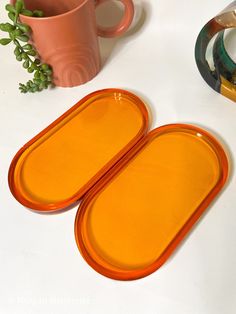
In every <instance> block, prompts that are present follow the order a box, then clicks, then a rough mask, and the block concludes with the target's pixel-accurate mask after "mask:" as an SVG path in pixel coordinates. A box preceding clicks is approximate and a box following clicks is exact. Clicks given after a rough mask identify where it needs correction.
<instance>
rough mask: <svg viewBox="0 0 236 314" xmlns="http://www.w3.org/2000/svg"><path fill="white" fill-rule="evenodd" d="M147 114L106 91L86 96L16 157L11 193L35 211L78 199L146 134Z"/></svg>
mask: <svg viewBox="0 0 236 314" xmlns="http://www.w3.org/2000/svg"><path fill="white" fill-rule="evenodd" d="M147 128H148V113H147V110H146V107H145V105H144V104H143V102H142V101H141V100H140V99H139V98H138V97H137V96H135V95H133V94H131V93H129V92H127V91H124V90H119V89H106V90H101V91H97V92H95V93H92V94H90V95H88V96H86V97H85V98H83V99H82V100H81V101H80V102H79V103H78V104H76V105H75V106H74V107H72V108H71V109H70V110H69V111H67V112H66V113H65V114H64V115H62V116H61V117H60V118H59V119H57V120H56V121H55V122H54V123H52V124H51V125H50V126H49V127H47V128H46V129H45V130H44V131H42V132H41V133H40V134H38V135H37V136H36V137H34V138H33V139H32V140H31V141H30V142H28V143H27V144H26V145H25V146H24V147H23V148H22V149H21V150H20V151H19V152H18V153H17V154H16V156H15V158H14V159H13V161H12V164H11V166H10V170H9V186H10V189H11V192H12V194H13V195H14V196H15V198H16V199H17V200H18V201H19V202H20V203H22V204H23V205H25V206H27V207H29V208H31V209H33V210H37V211H44V212H51V211H56V210H61V209H64V208H65V207H67V206H69V205H71V204H72V203H74V202H75V201H77V200H79V199H80V198H81V197H82V196H83V195H84V194H85V193H86V192H87V191H88V190H89V189H90V188H91V187H92V186H93V185H94V184H95V183H96V182H97V181H98V180H99V179H100V178H101V177H102V176H103V175H104V174H105V173H106V172H107V171H108V170H109V169H110V168H112V166H114V164H115V163H117V161H118V160H119V159H120V158H121V157H123V156H124V155H125V154H126V153H127V152H128V151H129V150H130V149H131V148H132V147H133V146H134V145H135V144H136V143H137V142H138V141H139V140H140V139H141V138H142V137H143V136H144V134H145V133H146V131H147Z"/></svg>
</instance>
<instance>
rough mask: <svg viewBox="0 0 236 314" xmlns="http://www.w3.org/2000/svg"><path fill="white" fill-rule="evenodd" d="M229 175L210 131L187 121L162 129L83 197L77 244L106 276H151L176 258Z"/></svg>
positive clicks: (141, 144) (136, 277)
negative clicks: (178, 248) (174, 255)
mask: <svg viewBox="0 0 236 314" xmlns="http://www.w3.org/2000/svg"><path fill="white" fill-rule="evenodd" d="M181 132H182V133H181ZM185 135H186V136H185ZM155 141H156V144H155ZM152 143H154V144H155V145H154V144H153V146H152ZM153 153H154V155H153ZM162 153H163V154H162ZM149 157H151V158H149ZM155 167H156V168H155ZM192 167H195V168H196V169H192ZM179 174H182V177H180V178H179ZM193 176H194V178H192V177H193ZM227 177H228V160H227V156H226V154H225V152H224V149H223V148H222V146H221V145H220V144H219V143H218V142H217V141H216V140H215V138H214V137H213V136H212V135H210V134H209V133H208V132H206V131H204V130H202V129H200V128H197V127H195V126H191V125H185V124H173V125H166V126H162V127H160V128H157V129H155V130H153V131H151V132H150V133H148V134H147V136H145V137H144V138H143V139H142V140H141V141H140V142H139V143H138V144H137V145H136V146H135V148H134V149H132V151H130V152H129V153H128V154H127V155H126V156H125V157H124V158H123V159H122V160H121V161H120V162H119V163H118V164H117V165H116V166H115V167H113V169H112V170H111V171H110V172H109V173H107V174H106V175H105V176H104V177H103V179H102V180H100V181H99V182H98V184H96V186H95V187H94V188H93V189H92V190H91V191H90V192H89V193H88V194H87V195H86V196H85V198H84V199H83V201H82V203H81V205H80V207H79V209H78V211H77V215H76V219H75V239H76V243H77V246H78V249H79V251H80V253H81V254H82V256H83V257H84V259H85V260H86V261H87V263H88V264H89V265H90V266H91V267H92V268H93V269H94V270H96V271H97V272H99V273H100V274H102V275H104V276H107V277H109V278H112V279H116V280H134V279H139V278H142V277H145V276H147V275H149V274H151V273H153V272H154V271H156V270H157V269H158V268H159V267H160V266H161V265H162V264H163V263H165V261H166V260H167V259H168V258H169V257H170V255H171V254H172V253H173V251H174V250H175V249H176V248H177V246H178V245H179V244H180V242H181V241H182V240H183V239H184V237H185V236H186V235H187V233H188V232H189V231H190V229H191V228H192V227H193V225H194V224H195V223H196V221H197V220H198V219H199V218H200V216H201V215H202V214H203V212H204V211H205V210H206V208H207V207H208V206H209V204H210V203H211V202H212V201H213V200H214V199H215V197H216V196H217V195H218V193H219V192H220V191H221V189H222V188H223V186H224V184H225V182H226V180H227ZM148 182H149V183H150V184H149V186H147V185H148ZM166 187H168V189H167V190H166ZM204 189H205V190H204ZM158 191H159V193H158ZM143 194H144V195H143ZM122 210H123V213H122ZM148 214H150V217H147V215H148ZM122 215H123V217H122Z"/></svg>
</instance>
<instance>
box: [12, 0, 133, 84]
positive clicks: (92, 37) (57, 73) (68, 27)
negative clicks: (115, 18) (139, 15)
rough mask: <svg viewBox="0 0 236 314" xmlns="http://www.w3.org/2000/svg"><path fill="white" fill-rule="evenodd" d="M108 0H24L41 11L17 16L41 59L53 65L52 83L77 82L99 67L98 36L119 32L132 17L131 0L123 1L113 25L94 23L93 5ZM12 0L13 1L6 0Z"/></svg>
mask: <svg viewBox="0 0 236 314" xmlns="http://www.w3.org/2000/svg"><path fill="white" fill-rule="evenodd" d="M105 1H109V0H95V1H94V0H57V1H49V0H25V6H26V8H27V9H29V10H36V9H38V10H42V11H43V12H44V16H45V17H42V18H38V17H29V16H24V15H21V16H20V19H21V21H22V22H23V23H25V24H28V25H29V26H30V27H31V29H32V42H33V44H34V45H35V47H36V49H37V51H38V53H39V56H40V58H41V60H42V61H43V62H45V63H47V64H50V65H51V67H52V68H53V75H54V84H55V85H57V86H62V87H72V86H77V85H81V84H83V83H86V82H87V81H89V80H91V79H92V78H93V77H94V76H95V75H96V74H97V73H98V72H99V70H100V67H101V62H100V51H99V46H98V35H99V36H102V37H115V36H118V35H121V34H123V33H124V32H125V31H126V30H127V28H128V27H129V25H130V24H131V22H132V20H133V16H134V5H133V2H132V0H120V2H122V3H123V4H124V7H125V10H124V16H123V18H122V20H121V22H120V23H119V24H118V25H117V26H114V27H110V28H103V27H100V26H97V25H96V16H95V9H96V7H97V6H98V5H99V4H101V3H103V2H105ZM10 2H11V3H14V2H15V1H14V0H11V1H10Z"/></svg>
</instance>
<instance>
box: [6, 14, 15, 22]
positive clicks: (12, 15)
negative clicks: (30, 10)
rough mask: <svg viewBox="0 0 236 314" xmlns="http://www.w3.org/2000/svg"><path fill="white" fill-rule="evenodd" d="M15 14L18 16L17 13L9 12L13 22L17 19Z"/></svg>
mask: <svg viewBox="0 0 236 314" xmlns="http://www.w3.org/2000/svg"><path fill="white" fill-rule="evenodd" d="M15 16H16V15H15V14H14V13H13V12H9V13H8V17H9V19H10V20H12V21H13V22H14V21H15Z"/></svg>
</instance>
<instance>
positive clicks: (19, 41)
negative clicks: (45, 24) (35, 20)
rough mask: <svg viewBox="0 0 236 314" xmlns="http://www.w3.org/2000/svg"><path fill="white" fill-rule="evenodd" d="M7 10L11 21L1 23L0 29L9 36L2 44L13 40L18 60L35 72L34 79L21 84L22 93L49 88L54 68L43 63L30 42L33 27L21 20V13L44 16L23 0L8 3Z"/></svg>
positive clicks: (1, 40) (30, 71) (28, 69)
mask: <svg viewBox="0 0 236 314" xmlns="http://www.w3.org/2000/svg"><path fill="white" fill-rule="evenodd" d="M6 10H7V11H8V17H9V19H10V20H11V23H1V24H0V30H1V31H3V32H6V33H8V38H2V39H0V44H1V45H4V46H5V45H8V44H10V43H11V42H12V43H14V44H15V46H16V47H15V49H14V54H15V56H16V60H17V61H21V62H23V67H24V68H25V69H27V71H28V72H29V73H34V78H33V80H30V81H28V82H27V83H26V84H22V83H20V84H19V89H20V91H21V92H22V93H27V92H30V93H35V92H38V91H42V90H43V89H47V88H48V87H49V86H50V85H52V68H51V67H50V66H49V65H48V64H42V62H41V61H40V59H39V58H38V57H37V55H38V54H37V51H36V50H35V48H34V47H33V46H32V45H31V44H30V43H28V41H29V39H30V37H29V36H30V32H31V28H30V26H29V25H26V24H23V23H21V22H20V20H19V15H20V14H22V15H27V16H34V17H42V16H43V12H42V11H40V10H35V11H30V10H27V9H26V8H25V5H24V1H23V0H17V1H16V3H15V5H11V4H7V5H6Z"/></svg>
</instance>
